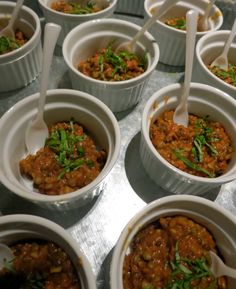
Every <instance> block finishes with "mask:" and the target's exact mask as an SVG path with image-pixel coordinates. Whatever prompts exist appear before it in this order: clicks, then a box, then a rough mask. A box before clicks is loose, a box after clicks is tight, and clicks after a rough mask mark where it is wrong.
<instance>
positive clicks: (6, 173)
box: [0, 89, 120, 210]
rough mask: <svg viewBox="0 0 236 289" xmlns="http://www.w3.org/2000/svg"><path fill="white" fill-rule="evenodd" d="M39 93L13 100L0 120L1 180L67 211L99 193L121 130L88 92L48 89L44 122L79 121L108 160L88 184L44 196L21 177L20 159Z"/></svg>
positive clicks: (33, 199)
mask: <svg viewBox="0 0 236 289" xmlns="http://www.w3.org/2000/svg"><path fill="white" fill-rule="evenodd" d="M38 97H39V94H38V93H37V94H34V95H31V96H28V97H26V98H24V99H23V100H21V101H19V102H18V103H16V104H15V105H14V106H13V107H12V108H11V109H10V110H9V111H7V112H6V113H5V114H4V115H3V116H2V118H1V119H0V147H1V151H0V163H1V167H0V181H1V182H2V184H3V185H5V186H6V187H7V188H8V189H9V190H10V191H12V192H13V193H15V194H16V195H18V196H19V197H21V198H24V199H26V200H29V201H31V202H33V203H35V204H37V205H39V206H42V207H45V208H49V209H53V210H69V209H71V208H76V207H79V206H83V205H84V204H85V203H87V202H88V201H91V200H92V198H93V197H94V196H96V195H98V194H99V193H100V192H101V190H102V189H103V187H104V184H105V180H104V179H105V177H106V176H107V175H108V173H109V172H110V170H111V169H112V168H113V166H114V165H115V163H116V160H117V158H118V155H119V150H120V130H119V125H118V122H117V120H116V118H115V116H114V115H113V113H112V112H111V111H110V110H109V109H108V108H107V106H106V105H104V104H103V103H102V102H101V101H99V100H98V99H96V98H95V97H93V96H91V95H88V94H87V93H84V92H80V91H74V90H66V89H55V90H49V91H48V92H47V99H46V106H45V114H44V115H45V121H46V123H47V124H52V123H56V122H58V121H66V120H68V121H69V120H70V119H71V118H72V117H73V118H74V119H75V121H78V122H79V123H80V124H81V125H82V126H83V127H84V128H86V129H87V130H88V132H89V133H90V134H91V135H92V137H93V139H94V140H95V142H96V143H97V144H98V145H99V147H101V148H103V149H104V150H106V152H107V161H106V164H105V166H104V168H103V169H102V171H101V172H100V174H99V175H98V176H97V178H96V179H94V180H93V181H92V182H91V183H90V184H88V185H87V186H85V187H83V188H81V189H79V190H76V191H74V192H71V193H68V194H63V195H55V196H50V195H44V194H41V193H39V192H38V191H37V190H36V189H35V188H33V185H32V182H31V181H30V180H27V179H25V178H24V177H22V175H21V174H20V171H19V161H20V160H21V159H23V158H25V157H26V155H27V154H28V153H27V150H26V146H25V130H26V127H27V124H28V122H29V121H30V120H31V119H32V118H34V117H35V116H36V113H37V102H38Z"/></svg>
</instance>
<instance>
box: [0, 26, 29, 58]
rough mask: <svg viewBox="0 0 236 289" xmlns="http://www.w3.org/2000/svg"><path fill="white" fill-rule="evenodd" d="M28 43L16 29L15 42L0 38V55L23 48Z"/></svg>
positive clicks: (7, 38)
mask: <svg viewBox="0 0 236 289" xmlns="http://www.w3.org/2000/svg"><path fill="white" fill-rule="evenodd" d="M27 41H28V38H27V37H26V36H25V34H24V33H23V32H22V31H20V30H19V29H17V30H16V31H15V40H14V39H12V38H9V37H6V36H1V37H0V55H2V54H6V53H9V52H11V51H13V50H16V49H18V48H20V47H21V46H23V45H24V44H25V43H26V42H27Z"/></svg>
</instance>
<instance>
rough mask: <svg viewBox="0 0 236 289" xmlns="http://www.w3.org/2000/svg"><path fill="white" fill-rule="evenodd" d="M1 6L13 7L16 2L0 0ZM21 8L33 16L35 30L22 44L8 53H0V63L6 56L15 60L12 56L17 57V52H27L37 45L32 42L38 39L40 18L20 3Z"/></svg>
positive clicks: (5, 59)
mask: <svg viewBox="0 0 236 289" xmlns="http://www.w3.org/2000/svg"><path fill="white" fill-rule="evenodd" d="M1 6H4V7H13V8H14V7H15V6H16V3H14V2H10V1H0V7H1ZM13 8H12V9H13ZM21 9H22V10H24V12H26V13H28V14H30V15H31V16H32V17H33V18H34V20H35V23H36V27H35V30H33V35H32V36H31V37H30V39H29V40H28V41H27V42H26V43H25V44H24V45H22V46H21V47H19V48H17V49H15V50H12V51H10V52H8V53H4V54H2V55H0V63H1V62H2V61H7V60H8V59H7V58H10V59H13V61H15V60H16V59H14V57H17V55H18V54H22V53H25V54H27V53H29V52H30V51H31V50H32V49H33V48H34V47H35V46H36V45H37V44H34V42H35V41H36V40H37V38H39V40H40V37H39V36H40V35H41V24H40V19H39V17H38V15H37V14H36V13H35V12H34V11H33V10H32V9H31V8H29V7H27V6H25V5H22V7H21ZM32 45H33V46H32ZM31 46H32V47H31ZM25 54H23V55H19V56H20V57H19V58H22V57H24V55H25Z"/></svg>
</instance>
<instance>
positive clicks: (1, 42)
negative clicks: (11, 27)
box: [0, 36, 20, 54]
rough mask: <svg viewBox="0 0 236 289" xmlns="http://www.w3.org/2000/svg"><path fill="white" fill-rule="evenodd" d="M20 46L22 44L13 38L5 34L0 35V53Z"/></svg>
mask: <svg viewBox="0 0 236 289" xmlns="http://www.w3.org/2000/svg"><path fill="white" fill-rule="evenodd" d="M19 47H20V45H19V44H18V43H17V42H16V41H14V40H13V39H10V38H9V37H5V36H1V37H0V54H3V53H6V52H8V51H12V50H15V49H17V48H19Z"/></svg>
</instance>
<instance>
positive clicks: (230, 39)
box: [222, 19, 236, 56]
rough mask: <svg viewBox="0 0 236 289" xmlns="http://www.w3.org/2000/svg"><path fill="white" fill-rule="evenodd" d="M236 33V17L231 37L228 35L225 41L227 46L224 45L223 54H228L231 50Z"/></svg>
mask: <svg viewBox="0 0 236 289" xmlns="http://www.w3.org/2000/svg"><path fill="white" fill-rule="evenodd" d="M235 33H236V19H235V20H234V24H233V27H232V29H231V32H230V34H229V37H228V39H227V41H226V42H225V46H224V49H223V52H222V55H224V56H227V54H228V52H229V48H230V45H231V43H232V41H233V39H234V36H235Z"/></svg>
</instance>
